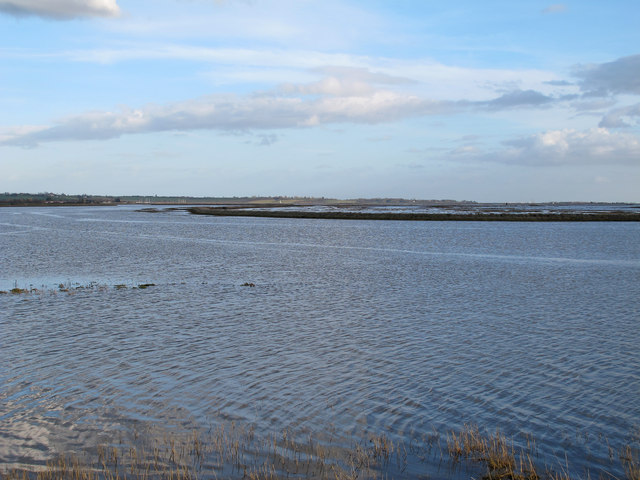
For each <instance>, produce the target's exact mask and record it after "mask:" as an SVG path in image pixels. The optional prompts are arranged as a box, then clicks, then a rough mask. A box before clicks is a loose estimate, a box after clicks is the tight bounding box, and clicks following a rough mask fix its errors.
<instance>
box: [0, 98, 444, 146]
mask: <svg viewBox="0 0 640 480" xmlns="http://www.w3.org/2000/svg"><path fill="white" fill-rule="evenodd" d="M328 92H329V93H331V89H329V90H328ZM322 93H327V91H323V92H322ZM335 93H337V94H339V95H335V94H334V95H323V96H319V97H316V96H312V97H310V98H309V99H305V98H304V97H291V96H283V95H277V94H271V95H267V94H263V95H253V96H247V97H240V96H236V95H212V96H207V97H200V98H196V99H192V100H188V101H184V102H179V103H174V104H169V105H164V106H162V105H147V106H144V107H142V108H138V109H131V108H122V109H121V110H119V111H116V112H89V113H85V114H80V115H75V116H71V117H68V118H65V119H62V120H60V121H59V122H57V123H56V124H54V125H52V126H49V127H43V128H41V127H39V128H38V129H35V130H29V129H27V130H25V131H22V130H20V129H13V130H12V131H6V132H4V134H1V133H0V145H18V146H25V147H34V146H36V145H38V144H39V143H41V142H50V141H63V140H100V139H110V138H116V137H119V136H121V135H126V134H135V133H149V132H163V131H184V130H198V129H208V130H222V131H249V130H254V129H255V130H269V129H281V128H300V127H312V126H318V125H326V124H334V123H369V124H371V123H382V122H388V121H394V120H400V119H404V118H409V117H414V116H422V115H430V114H436V113H442V112H446V111H447V109H450V108H451V106H450V105H448V104H446V103H445V102H435V101H429V100H424V99H422V98H419V97H417V96H413V95H407V94H400V93H395V92H392V91H388V90H375V89H373V88H363V89H362V91H358V92H356V91H353V92H351V94H349V95H346V94H345V92H344V91H343V90H340V89H338V91H337V92H335Z"/></svg>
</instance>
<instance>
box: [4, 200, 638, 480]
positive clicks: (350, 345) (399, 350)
mask: <svg viewBox="0 0 640 480" xmlns="http://www.w3.org/2000/svg"><path fill="white" fill-rule="evenodd" d="M0 260H1V270H0V290H10V289H12V288H14V287H16V286H17V287H20V288H32V287H33V288H38V289H40V290H41V292H40V293H31V294H22V295H17V294H16V295H14V294H3V295H1V296H0V305H1V309H0V312H1V313H0V464H11V463H23V464H41V463H42V462H44V461H46V460H47V459H48V458H51V456H52V455H54V454H56V453H57V452H60V451H69V450H72V451H73V450H81V449H82V448H83V447H85V446H88V445H93V444H95V443H96V442H98V441H99V440H103V439H104V438H108V437H109V436H113V435H127V434H128V433H127V432H131V431H132V430H135V429H138V428H142V427H143V426H148V425H155V426H162V427H163V428H187V429H191V428H203V429H206V428H210V426H211V425H215V424H217V423H219V422H228V421H232V420H233V421H236V422H238V423H242V424H247V425H249V424H250V425H254V426H255V427H256V431H257V432H271V431H275V430H281V429H283V428H291V429H294V430H297V431H303V432H304V431H313V432H319V434H320V435H321V434H322V432H324V433H325V434H326V435H331V436H334V437H336V438H345V439H346V438H351V437H353V436H358V435H361V434H362V432H370V431H379V432H385V433H386V434H388V435H390V436H391V437H392V438H394V439H396V440H403V441H410V440H411V439H412V438H416V437H419V436H421V435H424V434H426V433H427V432H432V431H438V432H442V433H443V434H446V432H447V431H449V430H452V429H459V428H461V427H462V426H463V424H464V423H466V422H472V423H475V424H478V425H479V426H480V427H481V428H487V429H489V430H490V431H495V429H496V428H499V429H500V430H501V431H502V432H504V433H506V434H507V435H509V436H514V437H515V438H516V439H518V438H521V436H522V435H532V436H533V437H535V438H536V441H537V445H538V449H539V450H540V452H541V455H543V456H545V457H546V458H556V457H558V458H559V459H560V458H561V461H562V463H563V464H564V463H565V457H564V456H565V453H566V454H567V456H568V461H569V463H570V464H571V465H572V467H571V468H573V469H575V471H577V472H583V471H584V470H585V469H590V470H592V471H597V469H599V468H607V469H608V470H610V471H613V473H617V474H620V472H619V471H617V470H616V468H617V467H615V466H611V465H609V463H610V458H609V454H610V451H609V449H608V447H609V446H611V447H612V448H613V449H614V450H615V449H617V448H619V447H620V446H621V445H623V444H624V443H625V442H628V441H629V438H630V436H632V435H633V433H634V431H635V430H634V429H637V428H638V425H639V424H640V401H639V400H638V399H639V398H640V353H639V352H640V348H639V347H640V322H639V318H640V308H639V306H640V300H639V299H640V224H638V223H600V222H596V223H511V222H495V223H494V222H477V223H476V222H400V221H398V222H396V221H379V222H376V221H340V220H311V219H308V220H304V219H271V218H256V219H252V218H217V217H205V216H189V215H187V214H185V213H183V212H176V211H166V212H164V213H153V214H152V213H143V212H138V211H136V209H134V208H131V207H118V208H115V207H104V208H102V207H91V208H81V207H68V208H65V207H59V208H3V209H0ZM245 282H249V283H253V284H255V287H247V286H243V284H244V283H245ZM61 283H62V284H64V285H65V287H71V289H70V291H69V292H61V291H59V289H58V285H59V284H61ZM143 283H153V284H155V286H152V287H149V288H147V289H136V288H132V287H134V286H137V285H139V284H143ZM120 284H122V285H126V287H127V288H120V289H117V288H114V286H115V285H120ZM43 286H44V287H45V289H44V292H43V291H42V287H43ZM76 286H91V288H85V289H75V288H74V287H76ZM65 289H66V288H65ZM603 439H604V440H603ZM516 441H517V440H516Z"/></svg>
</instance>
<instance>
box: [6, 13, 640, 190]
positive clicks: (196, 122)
mask: <svg viewBox="0 0 640 480" xmlns="http://www.w3.org/2000/svg"><path fill="white" fill-rule="evenodd" d="M639 19H640V2H638V1H637V0H609V1H607V2H603V1H601V0H575V1H565V2H563V3H552V2H549V1H534V0H521V1H513V0H510V1H504V0H502V1H497V0H484V1H482V2H479V1H477V0H448V1H446V2H445V1H442V0H394V1H391V0H388V1H383V0H366V1H365V0H153V1H151V0H84V1H82V0H0V191H2V192H31V193H37V192H54V193H66V194H82V193H86V194H94V195H133V194H140V195H183V196H254V195H255V196H276V195H286V196H315V197H331V198H343V199H346V198H374V197H402V198H407V199H453V200H474V201H479V202H547V201H603V202H640V28H638V20H639Z"/></svg>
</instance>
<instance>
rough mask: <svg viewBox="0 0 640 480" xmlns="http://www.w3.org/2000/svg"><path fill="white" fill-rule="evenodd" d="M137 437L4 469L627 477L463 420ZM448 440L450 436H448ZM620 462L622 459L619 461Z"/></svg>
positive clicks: (56, 478) (10, 474)
mask: <svg viewBox="0 0 640 480" xmlns="http://www.w3.org/2000/svg"><path fill="white" fill-rule="evenodd" d="M136 438H137V442H136V445H126V444H123V443H119V444H107V445H99V446H97V448H94V449H93V450H92V451H91V452H87V453H85V454H84V455H83V456H82V457H79V456H77V455H61V456H59V457H58V458H57V459H55V460H51V461H49V462H47V463H46V464H45V465H42V466H39V467H34V468H31V469H29V468H25V467H24V466H23V467H15V468H5V469H4V470H0V479H3V480H27V479H33V480H125V479H131V480H165V479H166V480H195V479H197V478H246V479H252V480H258V479H279V478H318V479H335V480H355V479H377V478H474V479H483V480H492V479H499V480H543V479H548V480H571V479H573V478H606V479H611V480H614V479H615V480H622V478H621V477H619V476H615V475H614V474H613V473H607V472H606V471H604V470H602V469H598V471H597V472H593V473H594V477H591V473H590V472H584V474H583V475H582V476H580V477H576V476H575V475H572V474H570V473H569V465H568V464H566V463H565V464H564V465H563V464H560V463H557V464H556V465H550V464H548V463H546V462H545V461H544V459H541V458H540V455H539V452H538V450H537V446H536V442H535V441H534V440H533V439H529V440H527V442H526V445H525V446H524V447H516V446H515V444H514V442H513V440H511V439H508V438H507V437H505V436H504V435H503V434H501V433H500V432H499V431H496V432H495V433H493V434H491V433H482V432H481V431H480V429H479V428H478V427H477V426H475V425H465V426H464V428H463V429H462V430H460V431H457V432H456V431H452V432H450V433H449V434H447V435H446V436H444V438H443V437H442V436H440V435H439V434H437V433H435V434H431V435H429V436H427V437H424V438H423V439H422V440H421V441H417V442H413V441H412V442H411V443H410V444H408V445H407V444H404V443H401V442H394V441H392V440H391V438H390V437H389V436H387V435H386V434H384V433H382V434H368V435H366V436H365V437H364V438H361V439H360V440H358V441H352V442H351V443H350V444H348V445H343V444H340V443H338V442H333V441H331V440H330V441H328V442H326V441H325V442H322V441H318V440H316V439H314V437H313V436H312V435H311V434H307V435H306V436H305V435H294V433H293V432H291V431H289V430H283V431H281V432H279V433H274V434H271V435H268V436H266V437H259V436H258V435H257V434H256V432H255V429H254V427H249V428H244V427H239V426H237V425H236V424H235V423H234V422H232V423H231V424H230V425H227V426H225V425H221V426H219V427H217V428H216V429H214V430H210V431H209V433H207V434H206V435H205V436H204V438H203V436H202V435H201V434H199V433H198V432H196V431H193V432H190V433H184V434H181V435H179V434H175V433H174V434H172V435H168V434H166V433H165V434H163V435H161V436H158V437H152V438H139V437H137V436H136ZM445 442H446V443H445ZM638 450H639V448H638V444H637V442H635V443H633V444H629V445H626V446H625V447H623V448H622V449H621V450H620V451H619V452H613V451H611V462H612V463H611V465H612V467H615V466H618V467H620V466H621V467H622V470H623V471H624V472H625V477H624V478H625V479H626V480H639V479H640V462H639V459H638ZM615 462H617V465H616V463H615Z"/></svg>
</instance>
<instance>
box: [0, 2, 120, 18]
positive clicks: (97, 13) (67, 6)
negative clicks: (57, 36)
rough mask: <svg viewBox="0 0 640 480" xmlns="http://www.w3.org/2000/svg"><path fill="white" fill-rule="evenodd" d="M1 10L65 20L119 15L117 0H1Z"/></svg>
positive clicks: (12, 13) (13, 13) (20, 14)
mask: <svg viewBox="0 0 640 480" xmlns="http://www.w3.org/2000/svg"><path fill="white" fill-rule="evenodd" d="M0 12H4V13H8V14H10V15H16V16H25V15H34V16H39V17H45V18H53V19H57V20H64V19H70V18H77V17H117V16H119V15H120V7H118V4H117V2H116V0H0Z"/></svg>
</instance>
